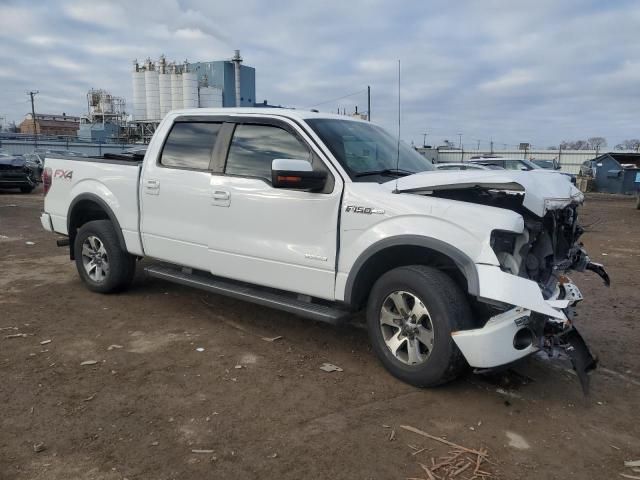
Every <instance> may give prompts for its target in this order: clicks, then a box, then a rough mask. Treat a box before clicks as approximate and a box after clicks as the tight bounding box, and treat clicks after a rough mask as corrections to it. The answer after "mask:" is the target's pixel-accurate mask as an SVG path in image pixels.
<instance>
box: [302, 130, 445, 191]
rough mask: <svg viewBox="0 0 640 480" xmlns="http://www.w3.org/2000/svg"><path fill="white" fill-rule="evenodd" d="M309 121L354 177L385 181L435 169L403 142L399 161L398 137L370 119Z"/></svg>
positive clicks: (356, 178)
mask: <svg viewBox="0 0 640 480" xmlns="http://www.w3.org/2000/svg"><path fill="white" fill-rule="evenodd" d="M306 122H307V123H308V124H309V126H310V127H311V128H312V129H313V130H314V131H315V132H316V134H318V136H319V137H320V139H321V140H322V141H323V142H324V143H325V145H327V147H329V150H331V153H332V154H333V156H334V157H336V159H337V160H338V162H340V164H341V165H342V167H343V168H344V169H345V170H346V171H347V173H348V174H349V176H350V177H351V179H352V180H354V181H360V182H371V181H378V182H386V181H389V178H395V177H398V176H403V175H411V174H413V173H418V172H424V171H425V170H434V166H433V164H432V163H431V162H430V161H429V160H427V159H426V158H425V157H423V156H422V155H420V154H419V153H418V152H416V151H415V150H414V149H413V148H411V147H409V146H407V145H406V144H404V143H402V142H400V160H399V162H398V139H397V138H394V137H393V136H392V135H390V134H389V133H387V132H386V131H385V130H384V129H382V128H380V127H378V126H376V125H373V124H371V123H365V122H354V121H351V120H337V119H327V118H322V119H320V118H318V119H308V120H307V121H306Z"/></svg>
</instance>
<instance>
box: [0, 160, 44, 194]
mask: <svg viewBox="0 0 640 480" xmlns="http://www.w3.org/2000/svg"><path fill="white" fill-rule="evenodd" d="M38 170H39V166H38V164H37V163H35V162H34V161H33V160H31V159H28V158H26V157H24V156H22V155H10V154H8V153H0V188H19V189H20V191H21V192H22V193H30V192H31V191H33V189H34V188H36V185H37V184H38ZM40 171H41V170H40Z"/></svg>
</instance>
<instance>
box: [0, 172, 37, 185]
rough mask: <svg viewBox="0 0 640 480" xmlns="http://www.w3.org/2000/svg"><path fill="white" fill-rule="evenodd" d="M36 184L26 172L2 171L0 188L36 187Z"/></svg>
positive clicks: (0, 173)
mask: <svg viewBox="0 0 640 480" xmlns="http://www.w3.org/2000/svg"><path fill="white" fill-rule="evenodd" d="M36 183H37V182H36V180H35V179H34V178H32V177H31V176H30V175H29V174H28V173H27V172H25V171H24V170H0V188H20V187H34V186H35V185H36Z"/></svg>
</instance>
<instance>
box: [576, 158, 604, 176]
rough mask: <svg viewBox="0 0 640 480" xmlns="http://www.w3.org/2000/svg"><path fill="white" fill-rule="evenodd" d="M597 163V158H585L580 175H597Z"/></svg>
mask: <svg viewBox="0 0 640 480" xmlns="http://www.w3.org/2000/svg"><path fill="white" fill-rule="evenodd" d="M597 163H598V162H596V161H595V160H585V161H584V162H582V165H580V176H582V177H595V176H596V166H597ZM600 165H602V164H600Z"/></svg>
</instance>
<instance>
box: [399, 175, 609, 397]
mask: <svg viewBox="0 0 640 480" xmlns="http://www.w3.org/2000/svg"><path fill="white" fill-rule="evenodd" d="M498 175H503V176H504V175H505V174H504V173H500V174H496V175H494V176H487V177H486V178H481V179H480V178H479V179H474V181H469V179H468V178H464V177H460V180H464V182H462V181H459V182H457V183H448V184H447V183H446V182H444V181H443V182H441V183H440V184H438V185H431V186H430V187H424V186H423V187H422V188H419V187H418V188H416V187H417V185H416V187H414V188H411V189H406V190H405V191H406V192H408V191H411V192H412V193H418V194H422V195H428V196H433V197H438V198H446V199H450V200H457V201H462V202H468V203H475V204H481V205H487V206H490V207H497V208H503V209H508V210H512V211H514V212H516V213H518V214H520V215H521V216H522V218H523V221H524V229H523V230H522V231H521V232H510V231H501V230H494V231H493V232H492V233H491V238H490V246H491V249H492V250H493V252H494V253H495V255H496V258H497V260H498V263H499V267H498V266H495V265H487V264H476V268H477V271H478V277H479V278H478V280H479V287H480V288H479V290H480V292H479V295H478V296H477V304H476V307H477V308H476V313H477V316H478V318H479V321H480V325H482V326H481V327H480V328H475V329H471V330H464V331H457V332H454V334H453V339H454V341H455V342H456V345H457V346H458V347H459V348H460V350H461V351H462V353H463V355H464V356H465V358H466V359H467V361H468V363H469V364H470V365H471V366H472V367H474V368H476V370H477V371H482V370H485V369H492V368H496V367H500V366H503V365H507V364H509V363H512V362H513V361H515V360H518V359H520V358H523V357H525V356H528V355H531V354H533V353H536V352H539V354H540V355H543V356H544V357H546V358H548V359H551V360H566V359H568V360H570V361H571V363H572V365H573V368H574V369H575V371H576V373H577V375H578V378H579V379H580V383H581V385H582V388H583V391H584V392H585V394H586V393H587V392H588V387H589V377H588V375H587V374H588V372H589V371H591V370H593V369H594V368H595V367H596V365H597V360H596V358H595V357H594V356H593V355H592V354H591V352H590V351H589V348H588V347H587V345H586V343H585V341H584V339H583V338H582V336H581V335H580V333H579V332H578V330H577V329H576V327H575V325H574V318H575V316H576V313H575V308H576V306H577V304H578V303H579V302H580V301H581V300H582V298H583V297H582V294H581V293H580V290H579V289H578V287H577V286H576V285H574V284H573V283H572V282H571V280H570V279H569V277H568V276H567V273H568V272H570V271H578V272H582V271H585V270H588V271H592V272H595V273H596V274H598V275H599V276H600V277H601V278H602V280H603V281H604V283H605V285H607V286H609V283H610V280H609V276H608V275H607V273H606V271H605V269H604V267H603V266H602V265H600V264H598V263H594V262H592V261H591V259H590V258H589V256H588V255H587V253H586V252H585V250H584V247H583V245H582V243H580V241H579V239H580V236H581V235H582V233H583V232H584V230H583V229H582V227H581V226H580V225H579V223H578V207H579V206H580V204H581V203H582V201H583V195H582V193H581V192H579V191H578V190H577V189H575V187H573V186H572V185H570V183H569V182H566V181H564V182H559V181H558V179H557V178H552V177H550V178H549V179H547V180H546V181H543V182H540V180H539V179H533V178H532V177H531V176H529V177H527V176H526V172H523V173H522V174H521V173H520V172H518V173H516V174H514V175H512V174H511V172H509V175H510V176H509V177H506V176H504V177H499V176H498ZM507 178H508V180H509V181H507ZM480 180H482V181H480ZM416 183H417V182H416Z"/></svg>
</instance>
